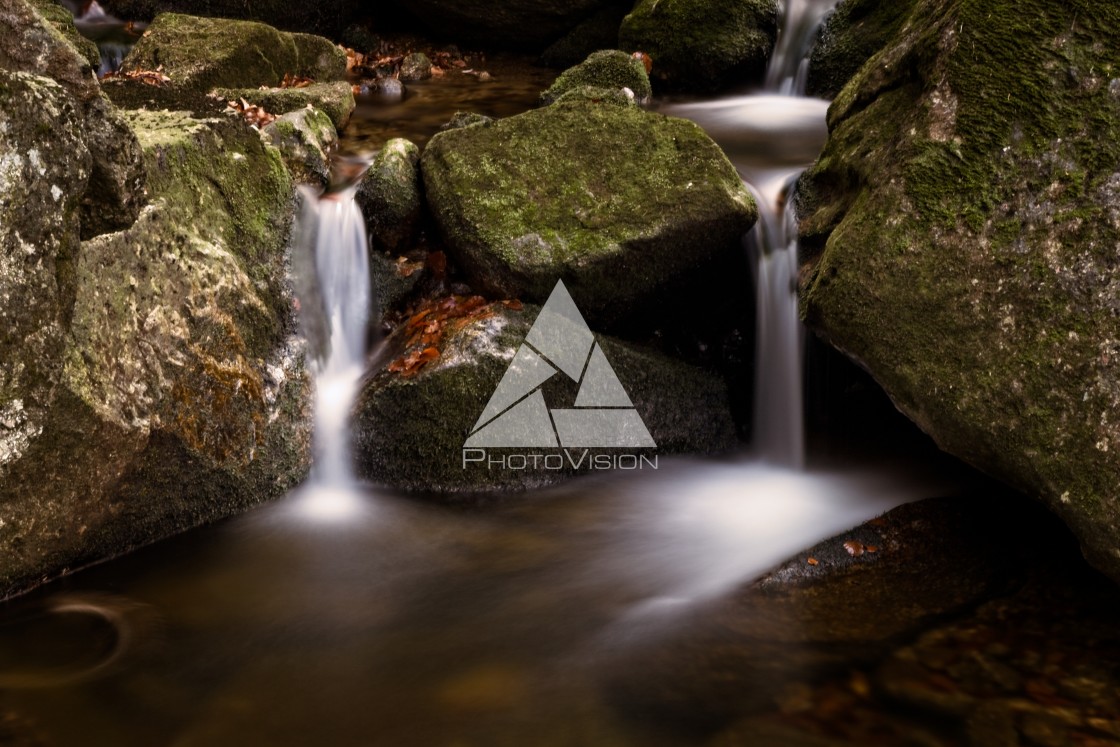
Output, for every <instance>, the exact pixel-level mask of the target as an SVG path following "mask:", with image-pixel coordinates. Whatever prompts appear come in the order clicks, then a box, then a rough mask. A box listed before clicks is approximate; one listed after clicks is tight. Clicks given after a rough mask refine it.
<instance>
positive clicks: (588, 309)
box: [421, 101, 756, 323]
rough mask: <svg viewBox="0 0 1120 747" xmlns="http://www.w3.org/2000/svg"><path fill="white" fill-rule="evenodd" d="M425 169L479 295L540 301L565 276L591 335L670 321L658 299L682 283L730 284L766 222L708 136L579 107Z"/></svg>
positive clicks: (567, 105)
mask: <svg viewBox="0 0 1120 747" xmlns="http://www.w3.org/2000/svg"><path fill="white" fill-rule="evenodd" d="M421 167H422V172H423V176H424V188H425V191H426V194H427V200H428V205H429V208H430V211H431V213H432V215H433V217H434V219H435V221H436V223H437V225H438V227H439V229H440V232H441V233H442V235H443V237H444V239H445V241H446V243H447V246H448V249H449V251H450V252H451V253H452V254H453V256H454V258H455V259H456V260H457V262H458V264H459V266H460V267H461V268H462V269H463V271H464V273H465V274H466V276H467V278H468V280H469V281H470V282H471V283H472V284H473V285H474V287H475V288H477V289H479V290H482V291H485V292H488V293H491V294H493V295H495V296H497V297H502V296H505V297H510V298H522V299H524V300H526V301H533V302H543V301H544V300H545V299H546V298H547V297H548V295H549V294H550V293H551V291H552V288H553V286H554V285H555V283H556V280H557V278H560V277H562V278H563V279H564V282H565V283H566V284H567V285H568V289H569V290H570V291H571V293H572V295H573V297H574V298H575V299H576V302H577V303H578V304H579V307H580V309H581V311H582V312H583V313H584V314H585V315H586V316H587V318H588V319H589V320H591V321H592V322H593V323H601V322H605V321H611V320H618V319H620V318H623V317H625V316H627V315H633V314H635V313H637V312H638V311H639V309H640V308H641V307H642V306H643V305H649V304H656V305H658V306H660V307H662V311H664V310H665V303H664V299H663V298H659V294H660V293H662V292H666V289H668V288H670V287H672V286H673V284H674V282H675V281H677V280H679V279H680V277H681V276H683V275H685V274H689V273H699V274H704V273H718V272H720V270H719V268H720V267H721V261H722V260H723V259H724V258H726V257H727V256H729V255H730V254H731V253H734V254H736V255H737V254H738V253H739V251H740V250H739V242H740V239H741V237H742V235H743V232H744V231H745V230H746V229H747V228H749V227H750V226H751V224H752V223H753V222H754V220H755V218H756V211H755V207H754V203H753V201H752V200H751V198H750V195H749V194H748V192H747V190H746V188H745V187H744V186H743V183H742V181H741V180H740V179H739V176H738V174H737V173H736V172H735V169H734V167H732V166H731V164H730V163H729V162H728V160H727V158H726V157H725V156H724V155H723V153H722V151H720V149H719V147H718V146H717V145H716V144H715V143H714V142H712V140H711V139H710V138H709V137H708V136H707V135H706V134H704V132H703V131H702V130H701V129H700V128H699V127H697V126H696V125H695V124H693V123H692V122H688V121H685V120H681V119H673V118H669V117H664V116H661V115H658V114H651V113H648V112H645V111H641V110H640V109H638V108H636V107H622V106H615V105H611V104H602V103H595V102H593V101H571V102H563V103H558V104H553V105H552V106H549V107H546V108H544V109H538V110H535V111H530V112H527V113H525V114H521V115H518V116H516V117H510V118H508V119H501V120H497V121H495V122H492V123H490V124H487V125H485V126H471V127H464V128H461V129H454V130H448V131H445V132H441V133H439V134H438V135H436V136H435V137H433V138H432V140H431V142H429V144H428V146H427V148H426V149H425V150H424V154H423V156H422V158H421ZM700 285H701V286H702V285H703V282H702V281H700Z"/></svg>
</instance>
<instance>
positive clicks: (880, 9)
mask: <svg viewBox="0 0 1120 747" xmlns="http://www.w3.org/2000/svg"><path fill="white" fill-rule="evenodd" d="M914 4H915V3H914V0H904V1H902V2H898V1H896V0H891V1H890V2H886V1H885V0H844V2H842V3H840V4H839V5H837V6H836V11H835V12H834V13H832V14H831V15H830V16H829V17H828V18H827V19H826V20H825V22H824V23H823V24H821V28H820V30H819V31H818V32H817V42H816V44H815V45H814V46H813V51H812V53H811V54H810V57H809V72H808V76H807V78H806V84H805V87H806V92H807V93H808V94H809V95H810V96H817V97H819V98H822V99H832V98H835V97H836V94H838V93H840V89H841V88H843V87H844V84H845V83H847V82H848V81H849V80H851V79H852V76H854V75H855V74H856V73H857V72H859V69H860V68H861V67H863V65H864V63H865V62H867V61H868V60H869V59H871V57H872V55H874V54H875V53H876V52H878V51H879V50H880V49H882V48H883V47H884V46H885V45H886V43H887V42H888V41H890V39H891V37H893V36H894V35H895V34H896V33H897V32H898V30H899V27H901V26H902V24H903V23H904V22H905V21H906V19H907V18H908V17H909V16H910V13H911V12H912V11H913V10H914Z"/></svg>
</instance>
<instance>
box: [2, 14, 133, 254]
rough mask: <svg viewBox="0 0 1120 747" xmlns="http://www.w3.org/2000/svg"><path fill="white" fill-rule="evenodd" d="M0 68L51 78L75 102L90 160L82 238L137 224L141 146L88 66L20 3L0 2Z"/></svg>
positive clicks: (68, 43)
mask: <svg viewBox="0 0 1120 747" xmlns="http://www.w3.org/2000/svg"><path fill="white" fill-rule="evenodd" d="M72 25H73V24H72V23H71V26H72ZM0 68H6V69H8V70H13V71H20V72H26V73H31V74H34V75H44V76H46V77H48V78H52V79H54V80H55V81H57V82H58V83H59V84H60V85H61V86H62V87H63V88H64V89H65V90H66V92H67V93H68V94H70V95H71V96H72V97H73V98H74V100H75V102H76V106H77V113H78V115H79V116H80V117H81V120H82V124H81V127H82V133H83V135H82V137H83V140H84V141H85V143H86V145H87V147H88V148H89V152H90V156H91V158H92V161H91V164H90V174H89V183H88V184H87V186H86V189H85V192H84V193H83V195H82V197H81V205H82V207H81V222H80V223H81V225H80V231H81V235H82V238H91V237H93V236H97V235H98V234H101V233H105V232H107V231H114V230H118V229H121V228H124V227H125V226H128V225H130V224H131V223H132V222H133V221H134V220H136V216H137V215H138V214H139V212H140V208H141V206H142V205H143V204H144V202H145V198H144V167H143V162H142V155H141V152H140V146H139V144H138V143H137V142H136V136H135V135H133V134H132V131H131V130H129V128H128V127H127V125H126V124H125V123H124V122H123V121H122V120H121V118H120V116H119V115H118V114H117V112H116V111H115V110H114V109H113V106H112V105H111V104H110V103H109V100H108V99H107V98H106V97H105V96H104V95H103V93H102V91H101V87H100V86H99V85H98V84H97V76H96V74H95V70H96V68H95V67H94V66H93V65H91V61H90V60H89V59H87V57H86V56H85V55H84V54H83V53H82V52H81V51H79V49H78V48H77V47H76V46H75V45H74V44H73V43H72V42H71V41H70V40H69V39H68V38H67V35H65V34H64V33H63V32H61V31H59V30H58V29H56V28H55V27H54V26H52V25H51V24H49V23H48V22H47V21H46V20H44V18H43V17H42V16H41V15H39V13H38V12H36V11H35V10H34V9H33V8H32V7H31V6H30V5H29V4H27V3H26V2H25V0H0Z"/></svg>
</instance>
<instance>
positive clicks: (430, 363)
mask: <svg viewBox="0 0 1120 747" xmlns="http://www.w3.org/2000/svg"><path fill="white" fill-rule="evenodd" d="M538 312H539V309H538V308H536V307H531V306H525V307H524V308H522V307H521V305H520V304H518V303H515V302H497V303H485V302H484V301H483V300H482V299H481V298H478V297H474V298H473V299H466V298H463V297H451V298H448V299H442V300H439V301H436V302H433V303H432V304H431V305H429V306H428V307H426V308H424V309H421V310H420V311H418V312H417V314H415V315H413V317H412V319H411V320H410V322H409V323H407V324H406V325H404V326H403V327H401V328H400V329H398V330H397V331H396V332H394V333H393V335H392V337H390V338H389V340H388V341H387V343H386V347H385V350H384V352H383V353H382V354H381V356H380V357H379V359H378V361H377V362H375V364H374V366H373V367H372V368H371V369H370V372H369V373H368V374H367V375H366V378H365V380H364V381H363V384H362V392H361V394H360V396H359V399H358V403H357V404H356V406H355V410H354V430H355V453H356V458H357V462H358V469H359V473H360V474H361V475H362V476H363V477H365V478H367V479H369V480H373V481H375V482H378V483H382V484H388V485H392V486H394V487H397V488H403V489H406V490H420V491H425V492H429V491H434V492H437V493H446V494H454V493H471V492H477V491H489V490H497V489H506V490H509V489H524V488H530V487H534V486H539V485H544V484H549V483H553V482H556V481H557V480H560V479H564V478H567V477H571V476H572V475H573V474H575V473H576V471H574V470H571V469H562V470H544V469H540V470H534V469H527V470H507V469H496V468H495V469H493V470H490V469H486V468H485V467H478V466H477V465H476V466H472V467H471V468H468V469H464V466H463V444H464V441H465V440H466V438H467V436H468V434H469V433H470V431H471V429H472V426H473V425H474V424H475V422H476V421H477V420H478V419H479V416H480V414H481V413H482V412H483V409H484V408H485V406H486V404H487V402H488V400H489V398H490V396H491V394H493V392H494V390H495V389H496V388H497V386H498V382H499V381H500V380H501V379H502V376H503V373H504V372H505V370H506V368H507V367H508V366H509V364H510V361H511V360H512V359H513V357H514V354H515V353H516V351H517V350H518V348H519V347H520V346H521V343H522V342H523V341H524V339H525V336H526V334H527V333H528V332H529V329H530V326H531V325H532V323H533V320H534V319H535V318H536V316H537V314H538ZM429 329H430V330H432V331H431V332H429V331H428V330H429ZM596 339H597V340H598V342H599V344H600V345H601V346H602V350H603V352H604V354H605V355H606V358H607V360H608V361H609V363H610V365H611V366H612V367H613V369H614V371H615V372H616V373H617V375H618V378H619V380H620V381H621V382H622V383H623V386H624V387H625V389H626V391H627V393H628V394H629V397H630V399H631V400H632V402H633V403H634V406H635V408H636V409H637V410H638V413H639V415H640V416H641V418H642V420H643V421H644V423H645V425H646V427H647V428H648V429H649V433H650V434H651V435H652V436H653V439H654V440H655V441H656V443H657V449H656V453H658V454H672V453H702V454H711V453H718V452H723V451H727V450H729V449H731V448H733V447H734V446H735V445H736V443H737V442H736V439H735V431H734V425H733V423H732V422H731V416H730V414H729V407H728V404H727V391H726V388H725V387H724V384H723V381H722V380H721V379H719V378H718V377H716V376H713V375H712V374H709V373H706V372H705V371H703V370H701V369H697V368H693V367H691V366H687V365H685V364H682V363H679V362H677V361H674V360H671V359H669V358H666V357H664V356H663V355H661V354H659V353H656V352H653V351H650V350H646V349H643V348H640V347H637V346H633V345H630V344H627V343H624V342H621V341H619V340H616V339H614V338H609V337H606V336H602V335H597V336H596ZM425 351H433V352H425ZM424 361H427V362H426V363H425V362H424ZM575 389H576V383H575V382H574V381H571V380H569V379H567V377H565V376H564V375H563V374H560V375H558V376H555V377H554V378H553V379H552V380H550V381H549V382H547V383H546V384H545V386H544V390H543V391H544V397H545V401H546V402H550V403H551V402H556V403H562V402H567V403H569V404H570V403H571V402H572V401H573V398H574V395H575ZM569 390H570V391H569ZM555 406H562V405H559V404H557V405H555ZM504 451H518V452H519V451H522V450H520V449H512V450H504V449H495V450H491V453H499V452H504ZM529 451H547V450H529ZM582 451H583V450H582V449H573V452H574V453H575V458H577V459H578V458H579V453H581V452H582ZM593 451H594V450H593ZM610 451H611V450H609V449H607V450H601V451H600V452H598V453H609V452H610ZM642 451H647V450H642ZM552 452H554V453H557V454H558V453H559V452H558V451H557V450H556V449H553V450H552ZM584 472H586V470H584Z"/></svg>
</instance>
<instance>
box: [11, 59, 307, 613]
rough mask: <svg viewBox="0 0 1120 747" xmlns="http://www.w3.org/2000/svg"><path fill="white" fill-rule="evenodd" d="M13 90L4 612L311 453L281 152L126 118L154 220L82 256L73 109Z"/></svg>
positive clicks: (251, 491)
mask: <svg viewBox="0 0 1120 747" xmlns="http://www.w3.org/2000/svg"><path fill="white" fill-rule="evenodd" d="M2 75H3V76H4V77H3V80H4V85H3V86H0V91H2V92H3V93H2V94H0V95H2V96H4V97H6V100H5V102H4V106H3V107H2V108H0V111H3V112H4V119H3V123H4V126H3V127H0V132H4V133H5V134H4V136H3V137H4V140H3V141H2V142H3V145H0V154H2V155H0V163H3V164H4V168H3V169H2V170H0V173H2V174H3V177H2V178H3V180H4V181H3V185H2V189H0V194H2V195H4V197H3V199H4V210H5V211H8V210H19V211H21V212H22V213H24V214H25V215H23V216H22V217H21V218H20V219H19V220H16V221H13V222H9V221H8V220H7V219H5V220H3V221H0V226H2V231H3V239H2V242H0V267H2V268H4V271H3V275H2V279H0V286H2V287H3V296H4V304H3V305H4V312H3V313H5V315H6V317H7V318H6V319H5V322H4V325H3V326H4V328H5V330H11V331H12V333H13V334H15V335H16V336H17V337H16V338H13V337H12V336H11V335H8V334H7V333H6V334H5V337H4V338H3V342H2V344H3V345H4V346H5V347H6V348H10V350H7V351H5V352H4V354H3V356H2V357H0V381H2V382H3V384H2V386H0V413H2V416H0V455H2V459H0V558H3V560H2V561H0V596H6V595H8V594H10V593H13V592H17V591H20V590H22V589H25V588H28V587H29V586H32V585H34V584H36V583H38V582H41V581H42V580H43V579H44V578H48V577H50V576H53V575H57V574H59V573H61V572H64V571H66V570H67V569H71V568H75V567H77V566H80V565H83V564H85V563H88V562H91V561H95V560H99V559H103V558H105V557H109V556H112V555H116V554H119V553H121V552H124V551H126V550H128V549H130V548H133V547H136V546H138V545H141V544H144V543H147V542H150V541H153V540H155V539H158V538H161V537H165V536H167V535H169V534H171V533H173V532H176V531H181V530H183V529H186V528H189V527H191V526H195V525H197V524H200V523H203V522H206V521H211V520H214V519H217V518H220V517H222V516H226V515H229V514H230V513H233V512H235V511H238V510H241V509H244V508H245V507H247V506H250V505H253V504H255V503H258V502H260V501H262V500H265V499H267V498H269V497H274V496H276V495H279V494H281V493H282V492H283V491H284V490H286V489H287V488H289V487H290V486H292V485H294V484H295V483H296V482H297V481H298V480H299V479H301V478H302V476H303V475H304V474H306V470H307V466H308V462H309V440H310V438H309V425H308V417H307V416H308V412H307V410H308V407H307V403H308V389H309V386H308V382H307V379H306V376H305V374H304V373H303V366H302V353H301V348H300V346H299V345H298V344H297V343H296V342H295V338H294V337H293V336H292V334H291V331H292V327H293V323H292V302H291V299H290V297H289V296H288V294H287V292H286V290H285V289H286V282H285V268H286V252H285V249H286V246H287V242H288V240H289V235H290V224H291V219H292V215H293V198H292V185H291V181H290V178H289V176H288V174H287V171H286V170H285V169H284V166H283V164H282V162H281V160H280V156H279V154H278V153H277V152H276V151H275V150H274V149H271V148H267V147H266V146H265V145H264V144H263V143H262V141H261V138H260V136H259V134H258V133H257V132H255V131H253V130H251V129H249V128H248V127H247V126H245V124H244V123H242V122H241V121H239V120H238V119H237V118H232V117H222V118H210V119H199V118H195V117H192V116H190V115H189V114H188V113H185V112H170V111H163V112H151V111H134V112H124V113H122V116H124V117H126V118H127V121H128V123H129V125H130V126H131V127H132V128H134V129H135V132H136V133H137V134H138V140H139V142H140V143H141V145H142V147H143V150H144V157H145V164H146V166H147V181H148V185H149V190H150V192H151V197H152V202H151V204H150V205H149V206H147V207H145V208H144V209H143V211H142V212H141V214H140V216H139V218H138V219H137V220H136V221H135V222H134V223H133V224H132V225H131V226H129V227H128V228H127V229H125V230H123V231H118V232H114V233H108V234H103V235H100V236H97V237H95V238H93V239H90V240H88V241H84V242H82V243H81V245H80V247H79V246H78V245H77V243H76V241H75V239H76V236H77V220H76V219H75V215H74V206H75V203H76V201H77V200H78V199H79V195H80V190H81V188H82V181H83V175H84V174H85V173H88V170H89V168H90V167H89V165H88V164H89V160H90V159H89V156H88V155H87V153H88V148H85V147H84V146H83V143H84V140H83V139H82V133H81V131H80V129H79V128H77V127H76V126H75V124H74V122H75V119H76V116H75V107H74V104H73V103H69V102H70V101H71V100H70V99H69V98H67V97H66V96H65V95H63V94H62V93H61V89H59V88H58V87H57V86H52V84H50V83H49V82H46V81H44V80H43V79H37V78H30V77H29V76H20V75H11V74H9V73H6V72H5V73H2ZM45 122H49V125H46V126H44V123H45ZM20 154H22V157H20ZM17 338H18V339H17ZM32 358H33V360H32Z"/></svg>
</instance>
